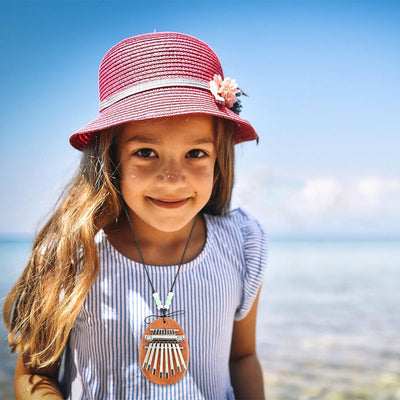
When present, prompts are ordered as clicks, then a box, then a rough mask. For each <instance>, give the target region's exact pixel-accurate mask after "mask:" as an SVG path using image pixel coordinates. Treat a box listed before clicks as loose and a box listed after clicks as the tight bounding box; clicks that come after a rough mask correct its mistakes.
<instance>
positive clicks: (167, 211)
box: [118, 115, 216, 232]
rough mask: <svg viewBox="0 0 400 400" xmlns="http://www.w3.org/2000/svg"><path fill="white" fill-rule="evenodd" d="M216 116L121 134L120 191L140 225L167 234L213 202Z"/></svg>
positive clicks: (138, 125)
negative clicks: (209, 202)
mask: <svg viewBox="0 0 400 400" xmlns="http://www.w3.org/2000/svg"><path fill="white" fill-rule="evenodd" d="M214 136H215V134H214V120H213V117H212V116H206V115H190V116H177V117H170V118H165V119H155V120H149V121H140V122H131V123H129V124H126V125H125V126H123V128H122V130H121V132H120V134H119V136H118V160H119V163H120V164H119V165H120V185H121V193H122V197H123V199H124V201H125V203H126V204H127V205H128V207H129V211H130V213H131V214H133V215H132V216H133V218H134V219H135V220H136V222H140V223H144V224H145V225H147V226H148V227H151V228H155V229H157V230H159V231H163V232H175V231H178V230H180V229H182V228H184V227H185V226H186V225H187V224H189V223H190V222H191V221H192V220H193V218H194V217H195V215H196V214H197V213H198V212H199V211H200V210H201V209H202V208H203V207H204V206H205V205H206V204H207V202H208V200H209V199H210V196H211V192H212V189H213V181H214V165H215V159H216V150H215V145H214V139H215V137H214Z"/></svg>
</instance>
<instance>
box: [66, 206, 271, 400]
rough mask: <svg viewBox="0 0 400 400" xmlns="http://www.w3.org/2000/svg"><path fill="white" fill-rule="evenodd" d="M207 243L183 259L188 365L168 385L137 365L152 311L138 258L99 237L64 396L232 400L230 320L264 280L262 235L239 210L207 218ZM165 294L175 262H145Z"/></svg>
mask: <svg viewBox="0 0 400 400" xmlns="http://www.w3.org/2000/svg"><path fill="white" fill-rule="evenodd" d="M205 221H206V226H207V240H206V244H205V246H204V249H203V251H202V252H201V253H200V255H199V256H198V257H197V258H196V259H194V260H192V261H190V262H188V263H187V264H183V266H182V269H181V271H180V274H179V277H178V280H177V282H176V285H175V289H174V292H175V295H174V299H173V302H172V306H171V311H173V310H185V314H184V315H181V316H179V317H176V318H175V319H176V320H177V322H178V323H179V324H180V325H181V326H182V327H183V329H184V331H185V333H186V337H187V340H188V344H189V349H190V359H189V365H188V370H187V372H186V374H185V376H184V377H183V378H182V379H181V380H180V381H179V382H177V383H175V384H173V385H156V384H153V383H151V382H149V381H148V380H147V379H146V378H145V377H144V376H143V375H142V373H141V371H140V366H139V361H138V359H139V343H140V341H141V338H142V335H143V332H144V331H145V329H146V324H145V322H144V319H145V318H146V317H147V316H148V315H152V314H155V312H156V310H155V305H154V300H153V298H152V291H151V287H150V285H149V282H148V280H147V277H146V275H145V270H144V268H143V265H142V264H141V263H138V262H135V261H132V260H130V259H128V258H126V257H124V256H123V255H122V254H120V253H119V252H118V251H117V250H115V248H113V247H112V246H111V244H110V243H109V242H108V240H107V238H106V236H105V235H104V232H103V231H100V232H99V233H98V235H97V236H96V243H97V246H98V251H99V258H100V272H99V276H98V278H97V280H96V282H95V283H94V284H93V286H92V288H91V289H90V291H89V293H88V295H87V298H86V300H85V302H84V305H83V307H82V310H81V312H80V313H79V316H78V318H77V320H76V322H75V325H74V327H73V329H72V331H71V334H70V338H69V341H68V346H67V348H66V351H65V372H64V376H63V379H62V382H61V386H62V389H63V391H64V395H65V397H66V398H68V399H73V400H75V399H96V400H97V399H118V400H120V399H185V400H189V399H193V400H194V399H233V398H234V395H233V390H232V387H231V382H230V375H229V354H230V345H231V337H232V328H233V323H234V321H235V320H240V319H242V318H244V317H245V316H246V315H247V313H248V312H249V310H250V308H251V306H252V304H253V301H254V299H255V297H256V295H257V292H258V290H259V288H260V285H261V283H262V277H263V272H264V267H265V264H266V236H265V234H264V232H263V230H262V228H261V227H260V225H259V224H258V222H257V221H256V220H254V219H252V218H250V217H249V216H248V215H247V214H246V213H245V212H243V211H242V210H240V209H237V210H234V211H232V212H231V214H230V215H229V216H227V217H214V216H209V215H205ZM148 268H149V273H150V276H151V279H152V281H153V284H154V287H155V288H156V289H157V290H158V292H159V293H160V297H161V299H165V298H166V295H167V293H168V290H169V289H170V286H171V283H172V281H173V279H174V276H175V273H176V270H177V266H161V267H160V266H151V265H150V266H148Z"/></svg>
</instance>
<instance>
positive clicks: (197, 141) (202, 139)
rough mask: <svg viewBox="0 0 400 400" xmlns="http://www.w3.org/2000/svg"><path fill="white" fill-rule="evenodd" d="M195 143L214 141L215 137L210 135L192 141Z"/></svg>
mask: <svg viewBox="0 0 400 400" xmlns="http://www.w3.org/2000/svg"><path fill="white" fill-rule="evenodd" d="M192 143H193V144H207V143H212V144H213V143H214V139H213V138H210V137H204V138H201V139H198V140H195V141H193V142H192Z"/></svg>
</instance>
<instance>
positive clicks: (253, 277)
mask: <svg viewBox="0 0 400 400" xmlns="http://www.w3.org/2000/svg"><path fill="white" fill-rule="evenodd" d="M236 211H237V212H238V214H239V215H238V219H239V221H238V222H239V226H240V230H241V233H242V239H243V253H244V260H245V265H244V271H243V290H242V298H241V302H240V305H239V307H238V308H237V310H236V313H235V320H236V321H238V320H241V319H243V318H244V317H246V315H247V314H248V313H249V311H250V309H251V307H252V305H253V303H254V300H255V298H256V296H257V294H258V291H259V290H260V287H261V285H262V281H263V276H264V271H265V267H266V263H267V236H266V234H265V231H264V229H263V228H262V226H261V225H260V223H259V222H258V221H257V220H256V219H254V218H252V217H250V216H249V215H248V214H247V213H245V212H244V211H243V210H240V209H239V210H236Z"/></svg>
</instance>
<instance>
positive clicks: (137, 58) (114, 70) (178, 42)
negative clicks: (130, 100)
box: [99, 32, 223, 101]
mask: <svg viewBox="0 0 400 400" xmlns="http://www.w3.org/2000/svg"><path fill="white" fill-rule="evenodd" d="M215 74H217V75H221V76H222V77H223V71H222V66H221V63H220V61H219V59H218V57H217V55H216V54H215V53H214V51H213V50H212V49H211V48H210V47H209V46H208V45H207V44H205V43H204V42H202V41H200V40H198V39H196V38H194V37H192V36H189V35H185V34H182V33H170V32H157V33H149V34H144V35H139V36H135V37H132V38H128V39H125V40H123V41H121V42H119V43H118V44H116V45H115V46H114V47H112V48H111V49H110V50H109V51H108V52H107V54H106V55H105V56H104V58H103V60H102V62H101V65H100V70H99V96H100V101H104V100H106V99H107V98H109V97H110V96H113V95H115V94H117V93H119V92H122V91H123V90H126V89H127V88H130V87H133V86H136V85H138V84H141V83H144V82H149V81H156V80H161V79H167V78H188V79H195V80H200V81H203V82H206V83H208V82H209V81H211V80H212V79H213V77H214V75H215Z"/></svg>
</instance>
